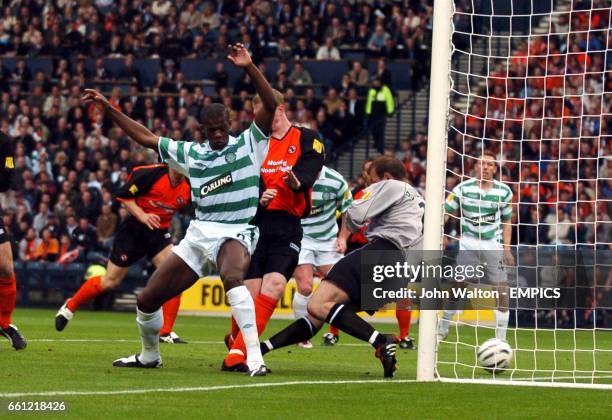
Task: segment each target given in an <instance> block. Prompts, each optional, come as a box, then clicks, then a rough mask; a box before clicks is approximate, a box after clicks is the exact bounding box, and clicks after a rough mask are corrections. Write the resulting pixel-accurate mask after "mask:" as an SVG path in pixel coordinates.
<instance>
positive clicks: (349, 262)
mask: <svg viewBox="0 0 612 420" xmlns="http://www.w3.org/2000/svg"><path fill="white" fill-rule="evenodd" d="M397 250H398V248H397V246H395V244H393V243H392V242H389V241H387V240H386V239H381V238H376V239H373V240H372V241H371V242H368V243H367V244H365V245H364V246H362V247H361V248H359V249H357V250H355V251H353V252H351V253H350V254H346V255H345V256H344V257H343V258H342V259H341V260H340V261H338V262H337V263H336V264H334V266H333V267H332V268H331V270H329V273H327V276H325V278H324V279H323V280H324V281H330V282H332V283H334V284H335V285H336V286H338V288H340V289H342V290H343V291H345V292H346V294H347V295H349V298H350V300H351V303H352V304H353V305H354V306H356V307H357V308H358V309H362V308H361V284H362V272H363V270H362V261H361V254H362V253H363V252H365V251H397Z"/></svg>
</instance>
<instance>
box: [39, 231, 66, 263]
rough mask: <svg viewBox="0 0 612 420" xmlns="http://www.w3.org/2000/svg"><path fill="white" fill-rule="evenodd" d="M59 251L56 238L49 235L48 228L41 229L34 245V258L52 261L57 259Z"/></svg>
mask: <svg viewBox="0 0 612 420" xmlns="http://www.w3.org/2000/svg"><path fill="white" fill-rule="evenodd" d="M59 252H60V247H59V242H58V240H57V239H55V238H54V237H53V236H52V235H51V231H50V230H49V229H48V228H45V229H43V230H42V232H41V234H40V240H39V241H38V245H37V247H36V256H35V258H36V260H38V261H46V262H53V261H55V260H57V257H58V256H59Z"/></svg>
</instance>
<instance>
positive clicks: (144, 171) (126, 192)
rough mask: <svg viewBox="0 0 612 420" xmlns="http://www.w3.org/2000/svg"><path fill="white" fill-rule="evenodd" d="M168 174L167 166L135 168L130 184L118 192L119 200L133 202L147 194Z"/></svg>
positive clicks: (129, 179)
mask: <svg viewBox="0 0 612 420" xmlns="http://www.w3.org/2000/svg"><path fill="white" fill-rule="evenodd" d="M166 172H167V168H166V166H165V165H154V166H152V167H140V168H138V167H137V168H135V169H134V171H132V173H131V174H130V177H129V178H128V182H127V183H126V184H125V185H124V186H123V187H121V188H120V189H119V191H117V194H116V197H117V200H119V201H122V200H133V199H135V198H136V197H140V196H141V195H144V194H146V193H147V192H149V191H150V190H151V188H152V187H153V185H155V183H156V182H157V181H158V180H159V179H160V178H161V177H162V176H163V175H164V174H165V173H166Z"/></svg>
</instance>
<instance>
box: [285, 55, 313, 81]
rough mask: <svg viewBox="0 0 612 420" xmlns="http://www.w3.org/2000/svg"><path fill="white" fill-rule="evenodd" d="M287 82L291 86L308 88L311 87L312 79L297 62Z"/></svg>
mask: <svg viewBox="0 0 612 420" xmlns="http://www.w3.org/2000/svg"><path fill="white" fill-rule="evenodd" d="M289 82H291V84H292V85H293V86H310V85H312V77H311V76H310V73H309V72H308V70H306V69H305V68H304V67H303V66H302V63H300V62H299V61H298V62H296V63H295V66H294V68H293V71H292V72H291V74H290V75H289Z"/></svg>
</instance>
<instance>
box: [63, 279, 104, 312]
mask: <svg viewBox="0 0 612 420" xmlns="http://www.w3.org/2000/svg"><path fill="white" fill-rule="evenodd" d="M101 293H102V276H95V277H92V278H90V279H89V280H87V281H86V282H85V283H83V285H82V286H81V287H80V288H79V290H77V292H76V293H75V294H74V296H73V297H72V299H70V300H69V301H68V303H67V304H66V307H67V308H68V309H70V311H71V312H76V310H77V309H79V306H81V305H82V304H84V303H87V302H89V301H90V300H92V299H94V298H95V297H96V296H98V295H100V294H101Z"/></svg>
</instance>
